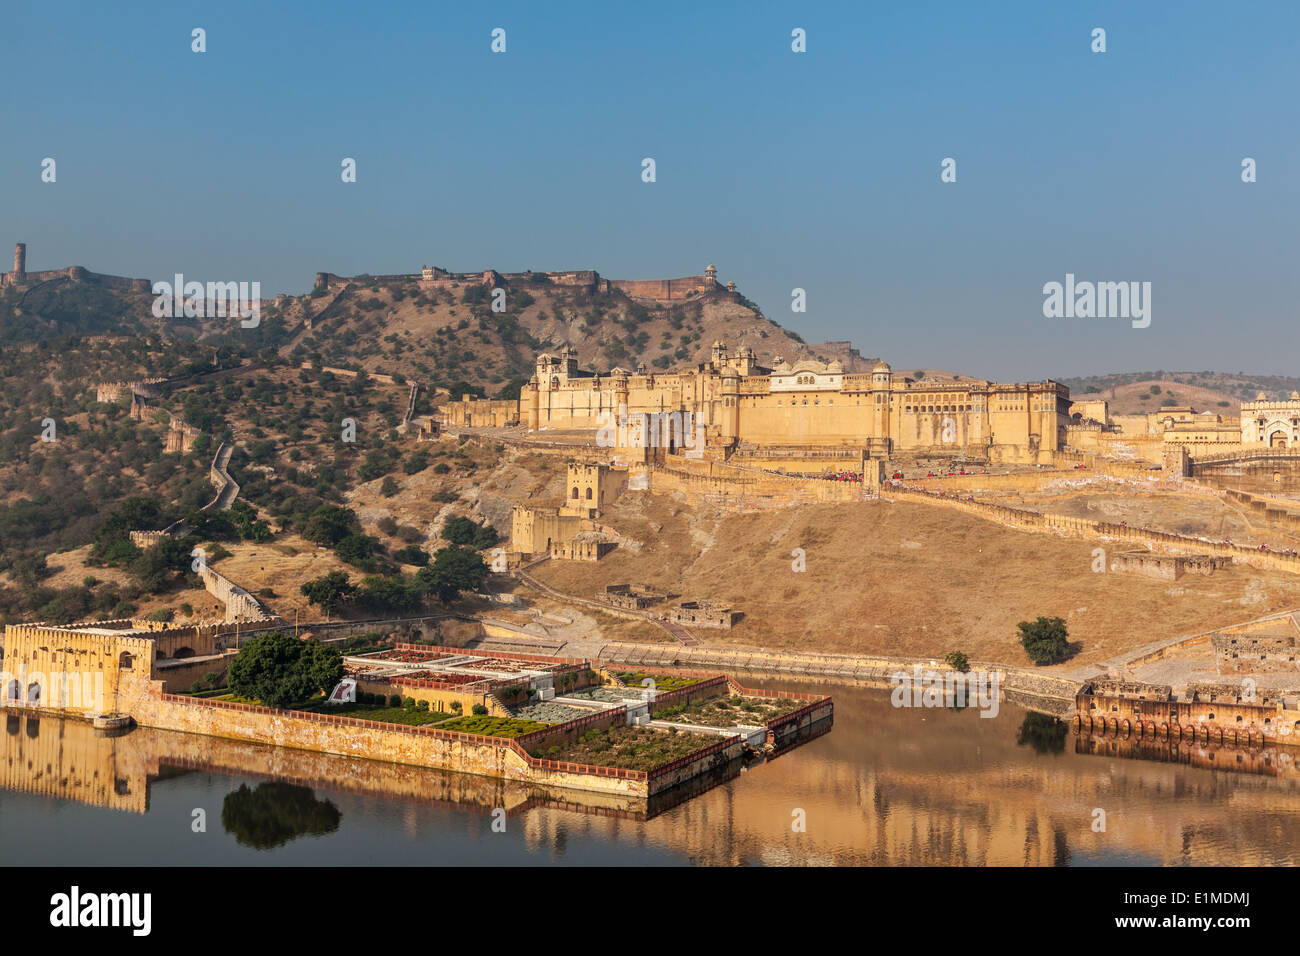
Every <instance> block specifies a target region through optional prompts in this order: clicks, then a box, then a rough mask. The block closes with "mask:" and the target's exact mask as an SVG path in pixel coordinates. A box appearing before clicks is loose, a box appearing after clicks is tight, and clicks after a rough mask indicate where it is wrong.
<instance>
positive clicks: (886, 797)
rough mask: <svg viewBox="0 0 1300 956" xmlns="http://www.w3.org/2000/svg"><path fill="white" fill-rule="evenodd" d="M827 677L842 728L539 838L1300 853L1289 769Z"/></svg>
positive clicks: (1126, 855) (957, 851)
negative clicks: (677, 797) (1080, 744)
mask: <svg viewBox="0 0 1300 956" xmlns="http://www.w3.org/2000/svg"><path fill="white" fill-rule="evenodd" d="M823 689H824V690H825V691H827V692H831V693H834V695H835V700H836V732H835V733H832V734H829V735H827V736H825V737H822V738H820V739H819V740H815V741H813V742H811V743H809V744H807V745H806V746H804V747H802V748H800V749H799V750H798V751H796V752H795V753H793V754H791V755H789V757H788V758H778V759H777V760H775V761H772V762H770V763H765V764H763V765H760V766H758V767H755V768H753V769H751V770H749V771H748V772H747V773H746V774H745V778H744V780H743V781H739V782H737V783H736V784H735V785H732V786H722V787H719V788H717V789H716V790H714V791H712V792H710V793H709V794H706V795H705V796H703V797H701V798H699V799H697V800H692V801H690V802H688V803H686V804H685V805H683V806H681V807H678V808H676V809H674V810H673V811H672V812H670V813H666V814H664V815H663V816H660V817H656V818H655V819H652V820H650V821H648V822H646V823H644V824H638V825H635V826H633V825H629V824H628V823H627V822H626V821H618V820H601V819H596V818H592V817H580V816H576V815H561V814H551V813H546V814H533V815H530V816H529V817H528V818H527V820H526V821H525V826H526V833H527V835H528V837H529V841H530V844H531V845H533V846H535V847H542V848H544V847H546V846H548V845H553V843H554V841H555V840H556V839H557V838H558V837H564V838H567V839H568V840H570V841H576V840H577V839H579V838H580V837H581V836H582V835H584V834H587V835H590V836H592V837H593V838H599V839H604V840H608V841H613V840H619V841H623V842H634V843H636V844H638V845H640V844H649V845H663V846H665V847H668V848H673V849H676V850H678V851H680V852H682V853H683V854H684V855H685V856H687V857H688V858H689V859H691V860H693V861H697V862H701V863H708V864H717V865H737V864H743V863H756V862H767V863H784V864H812V865H819V864H824V863H835V864H838V865H910V864H924V865H974V866H1053V865H1061V864H1063V863H1068V862H1071V861H1073V862H1080V861H1087V860H1105V859H1127V860H1138V861H1141V862H1150V863H1193V864H1207V865H1279V864H1294V863H1297V862H1300V857H1298V856H1297V848H1298V847H1300V821H1297V822H1295V823H1292V822H1290V818H1289V817H1285V816H1282V815H1280V813H1279V812H1278V811H1279V808H1280V807H1285V806H1287V805H1289V804H1290V803H1291V802H1292V801H1294V798H1295V797H1294V793H1295V790H1294V788H1295V784H1294V778H1293V777H1292V776H1291V775H1289V774H1288V775H1284V776H1283V777H1282V778H1277V777H1272V776H1268V775H1263V774H1252V773H1235V772H1223V771H1224V770H1225V769H1227V768H1222V767H1217V766H1216V767H1214V768H1213V769H1208V768H1203V767H1202V766H1201V765H1200V764H1199V763H1198V760H1188V761H1185V762H1181V763H1180V764H1172V765H1171V764H1169V763H1158V762H1154V761H1150V762H1149V761H1143V760H1133V759H1120V758H1118V757H1117V758H1116V759H1105V758H1106V757H1108V756H1111V755H1109V754H1101V755H1091V754H1075V753H1073V752H1072V751H1073V745H1072V744H1070V743H1069V740H1068V736H1066V737H1064V738H1062V744H1063V747H1064V749H1063V750H1061V751H1060V752H1057V753H1045V754H1034V753H1033V752H1032V751H1031V750H1030V749H1029V748H1028V747H1021V746H1017V744H1016V742H1015V738H1016V735H1015V733H1014V731H1012V732H1010V733H1009V732H1008V728H1007V723H1006V722H1008V721H1010V722H1012V724H1013V726H1015V725H1017V724H1019V722H1020V720H1021V719H1022V717H1023V714H1022V713H1020V712H1018V711H1016V710H1014V709H1013V708H1011V707H1009V706H1007V705H1005V704H1004V705H1003V707H1004V711H1003V714H1002V716H1000V717H999V718H998V719H996V720H985V719H981V718H980V717H979V716H978V714H977V713H976V712H974V711H971V710H968V711H966V712H961V713H958V712H954V711H950V710H937V709H910V708H894V707H892V706H890V704H889V701H888V695H886V694H884V693H867V694H863V693H854V692H846V691H845V690H842V689H840V688H838V687H833V688H832V687H825V688H823ZM923 720H924V723H922V721H923ZM866 728H869V730H867V729H866ZM918 734H921V735H924V742H923V743H918V742H917V739H916V738H917V735H918ZM1283 750H1284V752H1286V748H1284V749H1283ZM1198 759H1199V758H1198ZM1215 759H1216V760H1221V759H1223V758H1215ZM1206 763H1207V764H1208V763H1209V761H1208V760H1207V761H1206ZM1232 763H1234V764H1235V755H1234V756H1233V759H1232ZM795 808H800V809H803V810H804V811H805V812H806V818H807V831H806V832H805V833H796V832H794V831H793V830H792V829H791V822H792V811H793V810H794V809H795ZM1096 809H1102V810H1105V811H1106V814H1107V829H1106V832H1104V833H1097V832H1093V830H1092V825H1093V820H1094V816H1093V811H1094V810H1096Z"/></svg>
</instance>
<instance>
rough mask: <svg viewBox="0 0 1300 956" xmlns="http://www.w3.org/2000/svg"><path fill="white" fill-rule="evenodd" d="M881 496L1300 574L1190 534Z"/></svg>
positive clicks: (905, 491)
mask: <svg viewBox="0 0 1300 956" xmlns="http://www.w3.org/2000/svg"><path fill="white" fill-rule="evenodd" d="M882 497H885V498H893V499H897V500H901V501H916V502H921V503H924V504H930V505H936V506H938V507H941V508H951V509H953V510H956V511H964V512H966V513H967V514H973V515H976V516H978V517H981V518H984V519H986V520H989V521H996V522H997V523H998V524H1001V525H1003V526H1005V527H1008V528H1014V529H1016V530H1018V531H1036V532H1046V533H1050V534H1057V535H1061V536H1063V537H1090V538H1106V539H1109V540H1114V541H1131V542H1136V543H1139V544H1144V545H1147V546H1148V547H1150V548H1152V549H1153V550H1155V549H1163V550H1165V551H1173V552H1178V551H1183V552H1187V551H1191V552H1193V553H1204V554H1209V555H1214V556H1218V557H1227V558H1232V559H1233V560H1234V561H1238V562H1242V563H1245V564H1251V565H1254V566H1256V567H1271V568H1276V569H1278V570H1281V571H1289V572H1291V573H1292V574H1300V555H1295V554H1291V555H1287V554H1279V553H1277V552H1273V551H1260V550H1258V549H1255V548H1246V547H1242V546H1241V545H1231V544H1223V543H1221V542H1214V541H1203V540H1201V539H1200V538H1193V537H1191V536H1189V535H1181V534H1169V533H1166V532H1163V531H1151V530H1149V529H1146V528H1134V527H1129V526H1128V525H1122V524H1112V523H1110V522H1107V521H1092V520H1090V519H1087V518H1074V517H1070V516H1068V515H1054V514H1045V513H1042V512H1037V511H1025V510H1022V509H1019V508H1008V507H1006V506H1004V505H995V504H989V503H987V502H983V501H967V500H963V499H961V498H957V497H955V496H954V497H949V496H946V495H940V494H937V493H935V492H930V491H922V490H920V489H913V488H905V487H901V486H898V485H889V486H887V487H885V488H884V489H882Z"/></svg>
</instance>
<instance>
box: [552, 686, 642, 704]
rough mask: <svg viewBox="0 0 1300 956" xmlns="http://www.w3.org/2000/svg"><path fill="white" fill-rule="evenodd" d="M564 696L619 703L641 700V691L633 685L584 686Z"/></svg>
mask: <svg viewBox="0 0 1300 956" xmlns="http://www.w3.org/2000/svg"><path fill="white" fill-rule="evenodd" d="M564 696H565V697H580V698H584V699H586V700H604V701H608V702H609V703H611V704H618V703H622V702H623V701H625V700H640V699H641V692H640V691H639V690H635V689H633V688H631V687H584V688H583V689H582V690H575V691H573V692H571V693H568V694H565V695H564Z"/></svg>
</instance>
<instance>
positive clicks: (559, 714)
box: [512, 701, 591, 724]
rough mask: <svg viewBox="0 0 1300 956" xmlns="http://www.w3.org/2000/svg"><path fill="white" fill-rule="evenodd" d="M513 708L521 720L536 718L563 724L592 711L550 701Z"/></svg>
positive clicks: (548, 722)
mask: <svg viewBox="0 0 1300 956" xmlns="http://www.w3.org/2000/svg"><path fill="white" fill-rule="evenodd" d="M512 709H513V711H514V715H515V717H518V718H519V719H520V720H535V721H538V722H540V723H543V724H562V723H564V722H565V721H566V720H576V719H577V718H579V717H586V716H587V715H588V714H590V713H591V711H590V710H588V709H586V708H583V707H566V706H565V705H564V704H553V703H551V702H550V701H544V702H542V703H540V704H528V705H527V706H526V707H515V708H512Z"/></svg>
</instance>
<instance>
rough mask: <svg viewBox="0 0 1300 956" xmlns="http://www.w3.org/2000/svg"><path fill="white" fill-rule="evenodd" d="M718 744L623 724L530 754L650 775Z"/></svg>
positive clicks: (687, 734)
mask: <svg viewBox="0 0 1300 956" xmlns="http://www.w3.org/2000/svg"><path fill="white" fill-rule="evenodd" d="M716 742H717V738H716V737H705V736H703V735H699V734H693V733H690V732H689V731H677V730H653V729H651V728H648V727H629V726H627V725H626V724H620V725H619V726H617V727H610V728H609V729H607V730H589V731H587V732H586V733H585V734H583V735H582V736H581V737H580V738H579V739H578V740H576V741H574V742H573V743H572V744H567V745H565V744H561V745H552V746H550V747H547V748H545V749H536V750H530V753H532V755H533V756H534V757H544V758H545V759H547V760H567V761H569V762H570V763H581V764H590V765H592V766H596V767H621V768H623V769H625V770H646V771H649V770H653V769H654V768H655V767H658V766H660V765H661V764H665V763H668V762H670V761H673V760H676V759H677V758H679V757H685V756H687V755H689V754H693V753H695V752H696V751H697V750H701V749H703V748H705V747H707V746H709V745H710V744H713V743H716Z"/></svg>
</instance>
